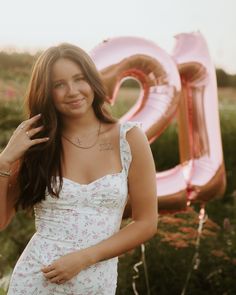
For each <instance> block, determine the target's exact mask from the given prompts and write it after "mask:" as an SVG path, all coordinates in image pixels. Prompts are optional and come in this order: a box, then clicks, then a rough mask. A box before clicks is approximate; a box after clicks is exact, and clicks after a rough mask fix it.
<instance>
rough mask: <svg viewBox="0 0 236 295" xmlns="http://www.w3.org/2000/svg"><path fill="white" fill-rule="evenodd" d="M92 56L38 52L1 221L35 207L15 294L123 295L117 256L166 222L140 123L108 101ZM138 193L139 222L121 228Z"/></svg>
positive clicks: (12, 151)
mask: <svg viewBox="0 0 236 295" xmlns="http://www.w3.org/2000/svg"><path fill="white" fill-rule="evenodd" d="M105 100H106V94H105V91H104V86H103V84H102V82H101V79H100V77H99V73H98V71H97V70H96V68H95V65H94V64H93V62H92V60H91V59H90V57H89V56H88V55H87V54H86V53H85V52H84V51H83V50H82V49H80V48H78V47H77V46H74V45H71V44H61V45H59V46H55V47H51V48H49V49H47V50H46V51H45V52H44V53H42V54H41V56H40V57H39V58H38V60H37V62H36V64H35V66H34V69H33V72H32V76H31V80H30V84H29V89H28V93H27V95H26V102H27V106H28V111H29V119H28V120H26V121H24V122H22V123H21V124H20V125H19V126H18V127H17V129H16V130H15V132H14V133H13V135H12V137H11V138H10V140H9V142H8V144H7V146H6V148H5V149H4V150H3V151H2V153H1V154H0V187H1V190H0V225H1V229H2V230H3V229H4V228H5V227H6V226H7V225H8V224H9V222H10V221H11V219H12V217H13V216H14V214H15V212H16V211H17V210H18V209H19V208H20V209H26V210H30V209H34V213H35V223H36V233H35V234H34V235H33V237H32V238H31V240H30V242H29V243H28V245H27V246H26V248H25V250H24V252H23V253H22V255H21V257H20V258H19V260H18V262H17V264H16V266H15V268H14V271H13V274H12V277H11V281H10V287H9V290H8V295H13V294H14V295H17V294H43V295H52V294H76V295H78V294H81V295H86V294H87V295H88V294H100V295H101V294H107V295H108V294H109V295H111V294H115V291H116V284H117V260H118V258H117V256H119V255H121V254H122V253H125V252H126V251H128V250H130V249H132V248H134V247H136V246H138V245H140V244H141V243H143V242H144V241H146V240H148V239H150V238H151V237H152V236H153V235H154V234H155V232H156V227H157V198H156V174H155V165H154V161H153V157H152V153H151V150H150V146H149V143H148V140H147V138H146V136H145V134H144V133H143V131H142V130H141V129H140V128H139V126H138V125H139V124H138V123H134V122H125V123H119V122H118V121H117V120H115V119H114V118H112V117H111V115H109V113H108V112H107V110H106V108H105ZM128 196H129V199H130V203H131V208H132V222H131V223H130V224H129V225H128V226H126V227H124V228H122V229H120V223H121V220H122V214H123V211H124V207H125V205H126V202H127V197H128Z"/></svg>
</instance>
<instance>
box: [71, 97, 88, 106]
mask: <svg viewBox="0 0 236 295" xmlns="http://www.w3.org/2000/svg"><path fill="white" fill-rule="evenodd" d="M83 101H84V98H81V99H76V100H73V101H70V102H68V103H67V104H68V105H70V106H74V107H78V106H80V105H81V104H82V103H83Z"/></svg>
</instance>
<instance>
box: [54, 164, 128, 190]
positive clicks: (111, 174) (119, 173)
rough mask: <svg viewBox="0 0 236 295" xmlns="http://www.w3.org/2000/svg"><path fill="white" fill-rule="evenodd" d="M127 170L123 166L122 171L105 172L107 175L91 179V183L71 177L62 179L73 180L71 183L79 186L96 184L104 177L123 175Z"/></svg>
mask: <svg viewBox="0 0 236 295" xmlns="http://www.w3.org/2000/svg"><path fill="white" fill-rule="evenodd" d="M124 171H125V169H124V167H123V168H122V170H121V171H120V172H115V173H110V174H105V175H103V176H101V177H99V178H97V179H95V180H93V181H91V182H89V183H79V182H77V181H74V180H72V179H69V178H67V177H64V176H63V177H62V179H63V180H66V181H68V182H71V183H74V184H75V185H78V186H85V187H86V186H90V185H93V184H95V183H96V182H98V181H100V180H102V179H104V178H106V177H108V176H115V175H121V174H123V172H124ZM57 178H59V176H57Z"/></svg>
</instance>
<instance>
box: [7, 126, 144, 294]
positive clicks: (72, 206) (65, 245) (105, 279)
mask: <svg viewBox="0 0 236 295" xmlns="http://www.w3.org/2000/svg"><path fill="white" fill-rule="evenodd" d="M134 126H138V127H141V125H140V123H139V122H125V123H121V125H120V155H121V161H122V171H121V172H119V173H114V174H108V175H105V176H103V177H101V178H99V179H97V180H95V181H93V182H91V183H89V184H79V183H77V182H74V181H72V180H69V179H67V178H63V186H62V190H61V192H60V197H59V198H58V199H57V198H52V197H51V196H50V195H47V196H46V199H45V200H43V201H41V202H40V203H39V204H37V205H35V207H34V212H35V225H36V232H35V234H34V235H33V237H32V238H31V240H30V241H29V243H28V245H27V246H26V248H25V250H24V252H23V253H22V255H21V256H20V258H19V260H18V262H17V264H16V266H15V268H14V270H13V274H12V276H11V281H10V286H9V290H8V293H7V294H8V295H23V294H24V295H38V294H42V295H54V294H63V295H95V294H96V295H112V294H115V292H116V285H117V262H118V258H117V257H115V258H112V259H108V260H105V261H101V262H98V263H96V264H94V265H92V266H90V267H88V268H86V269H84V270H82V271H81V272H80V273H79V274H78V275H76V276H74V277H73V278H72V279H71V280H69V281H68V282H65V283H64V284H61V285H58V284H55V283H51V282H50V281H49V280H47V279H45V277H44V276H43V273H42V272H41V268H42V266H46V265H49V264H50V263H51V262H53V261H54V260H56V259H58V258H59V257H61V256H62V255H65V254H67V253H70V252H74V251H77V250H79V249H83V248H86V247H89V246H92V245H95V244H97V243H98V242H100V241H102V240H104V239H107V238H108V237H110V236H112V235H113V234H114V233H116V232H117V231H119V228H120V224H121V220H122V214H123V211H124V207H125V204H126V202H127V194H128V189H127V175H128V169H129V165H130V162H131V160H132V156H131V152H130V147H129V144H128V141H127V140H126V132H127V131H128V130H129V129H131V128H132V127H134Z"/></svg>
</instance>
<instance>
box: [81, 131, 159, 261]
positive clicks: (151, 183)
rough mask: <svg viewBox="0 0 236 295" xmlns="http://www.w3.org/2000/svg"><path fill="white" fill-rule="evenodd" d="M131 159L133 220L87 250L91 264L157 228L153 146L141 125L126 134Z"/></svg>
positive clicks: (131, 245) (142, 239)
mask: <svg viewBox="0 0 236 295" xmlns="http://www.w3.org/2000/svg"><path fill="white" fill-rule="evenodd" d="M127 140H128V142H129V144H130V148H131V153H132V158H133V159H132V162H131V165H130V169H129V177H128V183H129V196H130V201H131V207H132V220H133V221H132V222H131V223H130V224H128V225H127V226H126V227H124V228H123V229H121V230H120V231H119V232H117V233H116V234H114V235H113V236H111V237H110V238H108V239H106V240H104V241H102V242H100V243H98V244H96V245H94V246H92V247H89V248H87V249H84V251H83V252H84V253H85V254H86V255H88V257H90V259H91V262H92V263H96V262H98V261H101V260H105V259H109V258H112V257H115V256H119V255H121V254H123V253H125V252H127V251H129V250H131V249H133V248H135V247H136V246H138V245H140V244H141V243H143V242H145V241H146V240H148V239H150V238H151V237H152V236H153V235H154V234H155V233H156V230H157V219H158V212H157V208H158V207H157V192H156V171H155V164H154V160H153V156H152V152H151V148H150V145H149V143H148V140H147V138H146V136H145V134H144V133H143V132H142V131H141V130H139V129H138V128H132V129H131V130H130V131H129V132H128V133H127Z"/></svg>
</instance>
